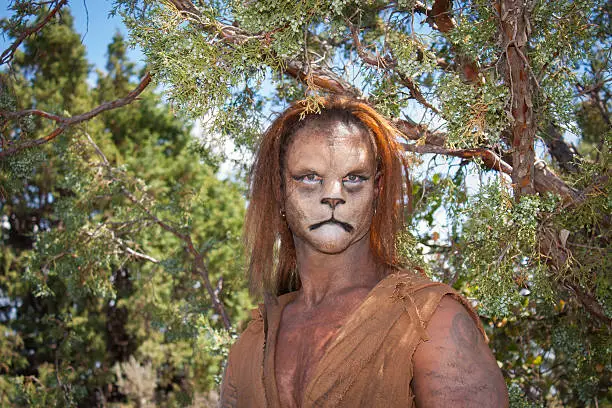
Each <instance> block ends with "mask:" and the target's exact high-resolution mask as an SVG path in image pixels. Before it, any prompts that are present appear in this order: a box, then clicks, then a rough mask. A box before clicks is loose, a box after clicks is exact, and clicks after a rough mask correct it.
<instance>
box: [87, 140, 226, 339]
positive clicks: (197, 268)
mask: <svg viewBox="0 0 612 408" xmlns="http://www.w3.org/2000/svg"><path fill="white" fill-rule="evenodd" d="M87 139H88V141H89V143H90V144H91V145H92V146H93V148H94V149H95V150H96V153H97V154H98V155H99V156H100V157H101V158H102V162H103V163H102V165H103V166H104V167H105V168H106V169H107V172H108V175H109V178H111V179H114V176H113V169H112V167H111V166H110V163H109V161H108V159H107V158H106V156H105V155H104V152H102V150H101V149H100V147H98V145H97V144H96V143H95V142H94V141H93V139H92V138H91V137H90V136H89V135H87ZM121 192H122V193H123V195H124V196H125V197H126V198H127V199H128V200H129V201H130V202H132V203H133V204H134V205H136V206H137V207H138V208H140V210H141V211H143V212H144V213H145V214H146V215H147V217H148V218H149V219H150V220H151V221H153V222H154V223H156V224H157V225H159V226H160V227H161V228H162V229H163V230H165V231H167V232H169V233H171V234H172V235H174V236H175V237H177V238H178V239H180V240H181V241H183V242H184V243H185V245H186V247H187V251H188V252H189V253H190V254H191V255H192V256H193V258H194V259H193V271H194V272H196V273H197V274H198V275H199V276H200V277H201V278H202V280H203V281H204V287H205V288H206V292H208V295H209V296H210V300H211V302H212V305H213V308H214V309H215V310H216V311H217V313H218V314H219V315H220V316H221V321H222V322H223V326H224V327H225V329H227V330H230V329H231V328H232V323H231V321H230V318H229V315H228V314H227V311H226V310H225V306H224V305H223V302H222V301H221V300H220V299H219V297H218V292H216V291H215V288H213V286H212V284H211V282H210V273H209V271H208V268H207V267H206V263H205V262H204V254H202V253H201V252H200V251H198V250H197V249H196V247H195V245H194V243H193V240H192V238H191V235H189V234H185V233H182V232H180V231H179V230H178V229H177V228H175V227H173V226H172V225H170V224H168V223H167V222H165V221H163V220H161V219H160V218H159V217H157V216H156V215H155V214H153V212H152V211H151V210H150V209H149V208H148V207H147V206H146V205H144V204H143V203H142V202H141V201H140V200H138V199H137V198H136V197H135V196H134V195H133V194H132V193H131V192H130V191H128V190H127V189H126V188H125V187H123V186H121ZM128 249H129V248H128ZM128 252H129V253H131V254H132V255H135V256H140V257H143V255H144V254H139V253H134V252H135V251H128ZM145 256H146V255H145ZM147 257H148V256H147ZM145 259H147V258H145ZM148 260H150V261H151V262H153V261H156V260H155V259H154V258H151V259H148Z"/></svg>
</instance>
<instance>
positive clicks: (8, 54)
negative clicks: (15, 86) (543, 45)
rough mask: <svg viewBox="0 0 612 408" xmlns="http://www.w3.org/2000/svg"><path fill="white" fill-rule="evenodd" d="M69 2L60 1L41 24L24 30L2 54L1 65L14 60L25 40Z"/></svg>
mask: <svg viewBox="0 0 612 408" xmlns="http://www.w3.org/2000/svg"><path fill="white" fill-rule="evenodd" d="M67 2H68V0H60V1H59V2H58V3H57V4H56V5H55V7H54V8H53V9H52V10H51V11H50V12H49V14H47V16H46V17H45V18H44V19H43V20H42V21H41V22H40V23H38V24H37V25H35V26H34V27H31V28H28V29H26V30H24V31H23V32H22V33H21V34H20V35H19V37H17V39H16V40H15V42H13V43H12V44H11V45H10V47H8V48H7V49H6V50H4V51H3V52H2V55H0V65H3V64H6V63H8V62H9V61H10V60H12V59H13V55H15V51H17V48H19V46H20V45H21V43H22V42H23V40H25V39H26V38H27V37H28V36H30V35H32V34H34V33H37V32H38V31H40V30H41V29H42V28H43V27H44V26H45V25H46V24H47V23H48V22H49V21H50V20H51V19H52V18H53V16H54V15H55V14H57V12H58V11H59V10H60V9H61V8H62V7H63V6H65V5H66V3H67Z"/></svg>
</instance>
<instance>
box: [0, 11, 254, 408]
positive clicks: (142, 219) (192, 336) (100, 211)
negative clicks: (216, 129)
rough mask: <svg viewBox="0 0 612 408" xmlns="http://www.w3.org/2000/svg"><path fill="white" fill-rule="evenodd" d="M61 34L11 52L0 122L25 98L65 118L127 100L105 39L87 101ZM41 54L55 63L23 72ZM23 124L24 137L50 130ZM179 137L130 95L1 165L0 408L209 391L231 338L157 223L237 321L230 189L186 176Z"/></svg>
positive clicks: (187, 140) (238, 255)
mask: <svg viewBox="0 0 612 408" xmlns="http://www.w3.org/2000/svg"><path fill="white" fill-rule="evenodd" d="M71 24H72V18H71V17H70V14H69V12H68V11H67V10H65V11H64V12H63V18H62V20H61V21H60V20H57V21H53V22H52V23H50V24H49V25H47V26H45V28H44V29H43V30H42V31H41V34H40V35H39V36H36V37H35V39H34V40H32V41H31V40H30V39H28V40H26V43H25V49H24V52H23V54H21V53H20V54H18V55H16V58H15V61H14V63H13V66H12V67H13V69H14V70H15V78H17V81H14V82H12V83H11V86H12V90H11V91H12V94H13V95H14V96H15V97H14V99H7V100H6V105H10V109H11V110H14V109H16V107H17V106H28V105H30V104H32V103H33V101H35V100H38V101H40V102H39V108H41V109H46V110H49V111H51V112H54V111H59V112H61V111H62V110H61V109H65V110H67V111H68V112H66V113H65V114H66V115H70V114H74V113H78V112H80V111H84V110H87V109H88V107H91V106H95V105H97V104H99V103H101V102H103V101H106V100H112V99H115V98H117V97H122V96H124V95H125V94H126V93H127V92H128V91H129V90H131V89H133V87H134V86H135V85H134V82H133V80H134V78H135V76H136V75H137V73H136V72H135V69H134V64H133V63H132V62H130V61H128V60H127V59H126V55H125V53H126V44H125V42H124V41H123V39H122V38H121V37H120V36H118V35H116V36H115V38H114V39H113V42H112V43H111V45H110V46H109V61H108V64H107V68H108V70H109V71H108V73H101V72H100V73H99V74H98V75H99V80H98V84H97V85H96V86H95V87H94V88H92V89H90V88H89V86H88V85H87V83H86V81H85V79H86V74H87V63H86V61H85V60H84V55H85V54H84V48H83V47H82V46H81V45H80V37H79V36H78V35H77V34H76V33H74V32H73V31H72V27H71ZM60 37H61V38H60ZM62 38H63V40H62ZM56 43H57V45H58V46H57V47H55V46H54V45H53V44H56ZM54 47H55V48H54ZM47 48H49V49H52V50H54V51H55V52H51V53H48V54H47V55H46V56H45V58H40V56H39V57H38V58H34V54H35V53H36V50H39V49H47ZM66 66H69V67H74V68H75V70H74V71H70V70H66V69H64V68H65V67H66ZM79 67H81V68H82V67H85V71H80V69H81V68H79ZM25 71H29V72H30V73H31V75H27V76H25V75H22V73H23V72H25ZM69 73H70V75H68V74H69ZM26 77H27V79H26ZM58 107H61V108H58ZM28 120H30V121H31V122H32V125H31V126H29V127H26V128H25V129H26V130H27V131H28V135H27V137H29V138H39V137H41V136H43V135H44V134H46V132H48V131H49V129H48V125H47V124H46V123H44V122H42V121H39V120H32V119H31V118H29V119H28ZM3 129H4V130H3V132H4V131H6V133H3V136H6V135H7V134H10V131H11V129H7V128H3ZM190 130H191V129H190V127H189V126H186V125H185V122H184V120H181V118H178V117H176V116H175V115H174V114H173V112H172V111H171V110H170V109H169V108H168V107H167V106H164V105H163V104H162V103H161V98H160V96H159V95H157V94H155V93H153V92H145V93H143V94H142V95H141V96H140V99H139V101H138V102H137V103H134V104H132V105H130V106H128V107H127V108H125V109H122V110H117V111H110V112H107V113H105V114H103V115H100V116H98V117H96V118H95V119H94V120H92V121H90V122H89V123H88V124H87V127H86V128H77V129H73V130H70V131H68V132H67V134H66V137H64V138H63V139H61V140H57V141H55V142H54V143H52V144H48V145H45V146H44V147H43V148H42V149H30V150H26V151H25V152H24V153H23V154H19V155H17V156H14V157H10V158H9V159H8V160H3V161H2V162H1V163H2V166H3V172H2V194H3V195H2V201H0V205H1V207H0V208H1V211H2V214H3V215H4V217H3V218H2V220H3V221H2V252H0V265H1V266H2V268H1V271H2V272H1V273H0V295H1V296H2V299H3V300H2V301H3V302H6V305H7V307H8V309H4V305H5V303H3V304H2V305H3V309H2V314H0V329H1V330H2V331H3V333H6V335H5V336H3V337H2V339H1V340H0V346H2V347H1V350H2V352H1V353H0V357H1V360H2V365H1V366H0V367H1V368H0V403H1V404H2V405H16V406H26V405H27V406H92V405H96V404H98V403H99V402H100V401H101V400H102V399H105V400H106V401H107V402H109V403H117V402H121V403H125V402H128V401H139V400H140V399H141V398H144V399H145V400H147V401H148V402H149V403H157V404H162V405H167V406H180V405H183V406H184V405H186V404H188V403H190V401H191V399H192V398H193V395H194V393H200V394H202V393H205V392H206V391H208V390H210V389H211V388H213V387H216V382H215V379H216V378H217V377H218V375H219V373H220V368H221V364H222V359H223V355H224V354H223V352H224V351H223V350H226V349H227V346H228V344H229V342H230V341H231V339H232V337H231V336H230V335H229V334H227V332H225V331H223V330H221V331H220V328H221V327H222V324H221V322H220V320H219V316H218V315H217V313H216V312H215V311H213V310H212V307H211V301H210V297H209V295H208V294H207V292H206V290H205V287H204V283H203V280H202V279H203V278H202V276H201V275H199V274H198V273H195V272H194V270H193V257H192V255H191V254H189V253H188V252H186V251H185V247H186V242H185V241H183V240H181V239H179V238H178V237H177V236H176V235H174V234H173V233H171V232H170V231H169V230H167V229H163V228H162V227H161V225H160V223H163V225H167V226H169V227H170V228H171V229H173V230H174V231H177V232H178V233H181V234H188V235H189V236H190V237H191V239H192V242H193V243H194V245H195V246H196V250H197V251H199V252H200V253H201V254H203V256H204V260H205V263H206V267H207V269H208V271H209V278H210V279H211V281H212V282H213V284H216V282H219V281H221V280H222V281H223V282H224V285H223V289H224V291H223V295H222V297H221V301H222V302H223V303H224V305H225V307H226V308H227V310H228V313H229V314H230V315H231V316H232V317H233V318H234V319H236V322H240V321H244V320H246V314H247V313H248V310H249V309H250V308H251V307H252V305H251V301H250V299H249V297H248V293H247V290H246V288H245V286H246V285H245V284H244V282H243V279H242V269H243V265H242V249H241V246H240V234H241V227H242V219H243V217H244V199H243V191H244V186H243V185H242V184H241V183H239V182H230V181H223V180H220V179H218V178H217V176H216V174H215V171H216V169H215V168H212V167H210V166H207V165H206V164H205V163H202V162H201V160H200V156H199V154H198V151H197V149H196V148H195V147H196V144H195V143H194V142H193V141H192V138H191V136H190ZM4 170H6V171H4ZM5 180H6V181H7V183H4V181H5ZM8 181H11V183H9V182H8ZM4 197H6V199H5V198H4ZM158 221H159V222H158ZM5 310H9V311H10V312H8V313H5V312H4V311H5ZM221 339H222V340H221ZM204 344H207V345H208V346H207V347H208V348H207V350H208V349H209V350H211V351H212V350H217V353H216V354H215V353H212V352H206V351H205V350H203V349H202V346H203V345H204ZM116 368H117V369H118V371H117V369H116ZM117 373H119V374H117ZM147 384H148V385H147ZM113 386H114V387H115V389H116V391H112V389H113V388H112V387H113ZM143 396H144V397H143Z"/></svg>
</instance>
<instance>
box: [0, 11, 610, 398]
mask: <svg viewBox="0 0 612 408" xmlns="http://www.w3.org/2000/svg"><path fill="white" fill-rule="evenodd" d="M55 3H57V5H59V4H60V3H61V2H55ZM115 11H116V12H117V13H121V14H122V15H123V17H124V19H125V22H126V24H127V25H128V27H129V28H130V31H131V40H132V41H133V42H135V43H137V44H139V45H140V46H141V47H142V49H143V51H144V53H145V55H146V56H147V62H148V66H149V69H150V72H151V73H152V75H153V79H154V81H155V82H156V83H160V84H164V85H165V86H166V87H167V98H168V100H169V101H170V102H171V103H172V105H173V106H174V107H175V109H177V110H178V111H180V112H183V113H185V114H186V115H188V117H191V118H198V117H203V118H208V120H209V124H208V125H209V128H211V129H215V130H216V133H215V137H216V141H217V143H219V144H230V143H231V144H234V145H235V146H237V148H245V149H247V150H248V149H250V148H252V147H253V145H254V143H255V141H256V138H257V134H258V132H260V131H261V130H262V128H263V127H264V126H265V124H266V121H267V115H268V114H269V113H270V112H271V111H274V110H279V109H282V108H283V107H285V106H286V105H287V104H288V103H290V102H292V101H294V100H296V99H303V98H307V100H308V101H310V103H311V106H312V109H314V110H316V109H318V100H317V96H318V95H320V94H321V93H330V92H331V93H342V94H347V95H351V96H354V97H360V98H365V99H367V100H368V101H369V102H370V103H372V104H373V105H374V106H376V107H377V108H378V109H379V110H380V111H381V112H383V113H384V114H385V115H387V116H388V117H389V118H390V119H391V120H392V121H393V123H394V124H395V125H396V127H397V128H398V132H399V133H401V134H400V136H401V137H402V138H403V139H404V144H403V145H404V147H405V149H406V154H407V155H408V156H409V157H410V158H411V160H412V161H413V163H414V166H413V168H414V170H415V171H414V174H413V185H414V188H413V194H412V204H413V205H412V206H413V212H412V214H411V215H410V216H409V219H410V222H411V223H412V228H410V232H407V233H406V235H405V237H404V239H403V240H402V242H400V243H399V245H401V246H402V248H403V250H404V253H405V255H406V262H407V264H408V265H410V264H414V263H419V264H421V265H424V266H425V268H426V269H427V270H428V271H429V273H430V274H431V275H432V277H434V278H435V279H440V280H444V281H446V282H448V283H451V284H453V285H455V287H457V288H458V289H460V290H462V291H463V292H464V293H465V294H466V295H467V296H469V297H472V298H474V299H475V301H477V303H478V311H479V313H480V315H481V317H482V318H483V320H484V323H485V325H486V327H487V330H488V331H489V335H490V338H491V344H492V347H493V348H494V351H495V353H496V355H497V358H498V360H499V361H500V362H501V363H502V370H503V371H504V374H505V377H506V379H507V381H508V384H509V385H510V387H511V395H512V398H513V404H516V405H517V406H520V404H523V405H528V404H546V405H551V406H555V405H559V404H563V405H568V406H585V405H587V406H598V405H600V404H601V405H605V404H606V403H610V396H609V395H608V394H607V390H608V388H609V386H610V382H611V372H612V367H611V366H610V361H611V358H610V357H611V355H610V348H609V345H608V344H609V343H608V340H607V339H609V336H610V330H611V317H612V310H611V306H610V304H611V303H610V302H611V297H612V295H611V292H610V276H609V274H608V273H606V271H608V270H610V261H609V259H610V257H609V254H610V228H609V226H610V219H609V214H610V200H609V198H608V192H609V187H610V164H609V144H610V136H611V134H612V133H611V131H610V118H609V116H610V115H609V111H610V104H611V102H610V88H609V81H610V63H609V57H610V53H609V50H608V47H607V44H609V43H610V39H611V38H610V37H611V35H610V29H609V27H610V24H609V23H610V22H609V15H610V5H609V4H608V3H607V2H603V1H583V0H564V1H556V2H544V1H540V0H531V1H526V2H517V1H514V0H496V1H481V0H473V1H455V2H452V1H447V0H435V1H432V2H427V3H423V2H420V1H394V2H384V1H375V0H363V1H357V0H354V1H353V0H304V1H300V2H298V3H292V4H291V7H288V3H287V2H284V1H279V0H268V1H265V2H261V1H259V2H245V1H243V2H238V1H231V2H221V1H214V2H204V1H190V0H170V1H164V2H155V1H145V2H139V1H133V0H129V1H128V0H118V1H116V10H115ZM32 27H36V26H35V25H33V26H32ZM21 32H27V30H25V31H24V29H23V27H22V30H21ZM16 37H17V36H16ZM17 38H19V37H17ZM3 57H4V56H3ZM144 78H147V76H146V75H145V76H144ZM126 91H127V89H125V88H123V89H122V91H121V92H118V93H117V94H114V96H115V97H119V96H120V95H126V94H125V92H126ZM4 112H5V113H3V117H4V118H6V123H7V124H8V123H10V124H11V126H15V127H16V128H18V129H22V128H24V126H23V124H20V123H19V122H18V120H19V119H21V118H23V117H24V115H20V114H18V113H15V112H18V109H17V108H16V107H13V108H11V110H5V111H4ZM116 112H117V113H116V114H117V115H120V114H121V110H118V111H116ZM39 116H42V117H44V115H39ZM52 120H53V119H52ZM58 123H60V124H63V123H66V122H61V121H60V122H58ZM570 134H574V135H576V143H574V144H572V143H570V142H568V139H567V137H566V136H567V135H570ZM28 140H32V139H29V138H24V139H23V140H13V141H12V143H11V145H10V146H9V147H8V148H5V147H3V149H2V151H1V152H0V156H1V157H6V158H7V159H4V160H5V161H6V160H17V159H18V158H20V157H25V155H27V154H30V155H31V154H34V153H31V152H35V151H36V150H33V149H28V146H30V145H32V142H29V141H28ZM34 140H37V139H34ZM46 142H47V140H46V139H44V141H43V142H41V144H42V143H46ZM575 144H577V145H575ZM4 146H6V144H5V145H4ZM22 147H23V148H22ZM208 153H209V152H208ZM208 153H207V154H208ZM22 161H23V159H22ZM477 179H478V180H479V181H476V180H477ZM135 201H136V202H137V200H133V201H132V203H133V204H135V205H136V203H135ZM162 224H163V223H162ZM158 225H160V224H158ZM162 228H163V226H162ZM169 232H171V233H172V231H169ZM174 232H176V231H174ZM179 235H180V234H179ZM175 236H176V234H175ZM178 238H179V239H181V237H180V236H178ZM184 242H187V247H188V248H189V240H184ZM198 254H199V252H198V251H192V252H191V255H192V257H193V259H194V260H196V261H197V260H198V259H201V258H198ZM195 265H196V269H197V268H198V266H197V265H198V263H197V262H196V263H195ZM199 265H201V262H200V263H199ZM199 268H200V269H199V270H200V271H202V270H203V269H202V268H201V266H200V267H199ZM211 270H212V269H211ZM204 274H205V275H207V273H206V272H205V273H204ZM209 293H210V291H209ZM225 294H226V296H227V295H231V292H228V291H225ZM209 299H212V300H214V299H215V296H214V293H213V296H210V297H209ZM213 306H216V307H217V309H219V307H218V306H219V305H218V304H215V303H214V302H213ZM521 399H522V402H520V400H521Z"/></svg>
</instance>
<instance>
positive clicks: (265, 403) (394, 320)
mask: <svg viewBox="0 0 612 408" xmlns="http://www.w3.org/2000/svg"><path fill="white" fill-rule="evenodd" d="M296 295H297V292H292V293H288V294H285V295H282V296H280V297H278V298H277V299H276V300H277V301H276V302H273V303H276V304H275V305H268V306H267V307H265V308H264V306H263V305H260V307H259V309H256V310H254V311H253V312H254V313H253V320H252V321H251V322H250V323H249V325H248V326H247V328H246V330H245V331H244V332H243V333H242V335H241V336H240V338H239V339H238V341H237V342H236V343H235V344H234V345H233V346H232V348H231V350H230V355H229V361H228V366H227V370H226V375H225V380H224V383H223V385H222V392H221V395H222V405H221V406H222V407H271V408H280V403H279V397H278V390H277V388H276V379H275V376H274V373H275V371H274V353H275V346H276V337H277V333H278V328H279V323H280V318H281V314H282V311H283V308H284V307H285V305H286V304H288V303H289V302H291V301H292V300H293V299H294V298H295V296H296ZM445 295H451V296H453V297H454V298H455V299H457V300H458V301H459V302H461V303H462V304H463V305H464V306H465V308H466V309H467V310H468V312H469V313H470V315H471V316H472V318H473V320H474V322H475V323H476V324H477V326H478V328H479V329H480V331H481V333H482V335H483V336H484V338H485V339H486V335H485V334H484V330H483V327H482V324H481V323H480V320H479V319H478V316H477V315H476V313H475V312H474V310H473V309H472V308H471V307H470V305H469V304H468V302H467V300H466V299H465V298H463V297H462V296H461V295H459V293H457V292H456V291H455V290H454V289H452V288H451V287H450V286H448V285H445V284H442V283H436V282H432V281H431V280H429V279H427V278H424V277H422V276H420V275H416V274H414V273H411V272H405V271H403V272H397V273H393V274H391V275H389V276H387V277H386V278H385V279H383V280H382V281H380V282H379V283H378V285H376V287H374V289H372V291H371V292H370V293H369V294H368V296H367V297H366V299H365V300H364V302H363V303H362V304H361V305H360V306H359V307H358V308H357V310H355V311H354V312H353V314H352V315H351V316H350V317H349V318H348V320H347V321H346V323H345V324H344V325H343V326H342V327H341V328H340V329H339V331H338V333H337V335H336V338H335V339H333V340H332V342H331V344H330V346H329V348H328V350H327V352H326V354H325V356H324V357H323V358H322V359H321V361H320V362H319V363H318V366H317V367H316V371H315V374H314V375H313V377H312V381H311V382H310V383H309V384H308V385H307V387H306V391H305V393H304V400H303V402H302V405H301V406H302V407H304V408H310V407H351V408H353V407H384V408H393V407H403V408H405V407H414V406H415V404H414V395H413V393H412V389H411V387H410V382H411V381H412V356H413V354H414V351H415V350H416V348H417V346H418V345H419V343H420V342H421V341H427V339H428V335H427V329H426V328H427V323H428V322H429V319H430V318H431V316H432V315H433V313H434V311H435V310H436V308H437V307H438V304H439V303H440V300H441V299H442V297H443V296H445ZM264 319H265V320H267V325H266V324H265V322H264ZM264 326H267V336H266V334H265V332H264ZM266 340H267V341H266Z"/></svg>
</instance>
